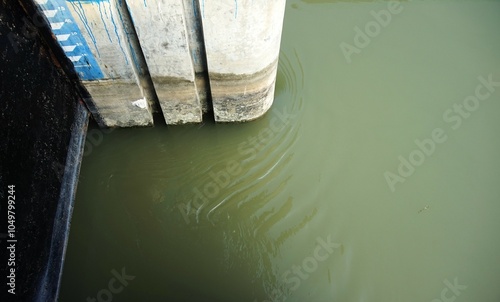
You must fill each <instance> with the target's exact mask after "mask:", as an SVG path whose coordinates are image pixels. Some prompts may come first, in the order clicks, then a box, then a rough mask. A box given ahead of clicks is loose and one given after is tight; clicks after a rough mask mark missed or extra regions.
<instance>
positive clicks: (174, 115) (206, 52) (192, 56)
mask: <svg viewBox="0 0 500 302" xmlns="http://www.w3.org/2000/svg"><path fill="white" fill-rule="evenodd" d="M35 1H36V2H37V3H38V5H39V6H40V7H41V8H42V10H44V13H45V15H46V17H47V19H48V20H49V22H50V24H51V26H52V30H53V32H54V34H55V35H56V37H57V39H58V40H59V43H60V45H61V46H62V47H63V48H64V50H65V51H66V54H67V56H68V58H69V59H71V61H72V62H73V63H74V66H75V69H76V70H77V72H78V73H79V75H80V78H81V79H82V81H83V84H84V86H85V87H86V88H87V90H88V91H89V92H90V94H91V96H92V99H93V101H92V102H91V104H89V109H90V110H91V111H92V114H93V116H94V117H95V118H96V120H97V121H98V122H99V123H100V124H101V126H107V127H131V126H147V125H152V123H153V118H152V107H155V106H153V105H156V104H155V103H156V101H157V98H158V104H159V106H156V107H160V108H155V109H161V111H162V113H163V115H164V117H165V120H166V122H167V124H171V125H175V124H184V123H199V122H201V121H202V117H203V112H207V111H209V110H210V109H213V112H214V116H215V120H216V121H217V122H242V121H250V120H253V119H256V118H258V117H260V116H262V115H263V114H264V113H265V112H266V111H267V110H268V109H269V108H270V106H271V104H272V102H273V98H274V86H275V78H276V71H277V64H278V56H279V47H280V39H281V29H282V24H283V17H284V12H285V4H286V0H273V1H269V0H217V1H206V0H141V1H134V0H50V1H49V0H35ZM209 93H211V95H209ZM210 98H211V100H212V102H210V101H208V100H209V99H210ZM210 103H211V104H210ZM209 105H212V108H209V107H210V106H209Z"/></svg>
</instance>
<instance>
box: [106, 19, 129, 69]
mask: <svg viewBox="0 0 500 302" xmlns="http://www.w3.org/2000/svg"><path fill="white" fill-rule="evenodd" d="M118 14H120V10H118ZM110 15H111V23H113V27H114V28H115V36H116V38H117V39H118V45H120V50H121V51H122V54H123V57H124V58H125V63H126V64H127V65H128V58H127V54H125V50H124V49H123V47H122V41H121V39H120V35H119V34H118V26H116V22H115V18H113V13H112V12H111V13H110ZM120 19H121V15H120ZM122 24H123V20H122Z"/></svg>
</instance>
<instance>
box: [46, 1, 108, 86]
mask: <svg viewBox="0 0 500 302" xmlns="http://www.w3.org/2000/svg"><path fill="white" fill-rule="evenodd" d="M69 2H71V4H72V5H73V6H74V7H75V6H76V7H75V11H77V13H78V15H79V17H80V18H81V19H82V22H83V23H84V24H86V25H88V23H85V21H86V18H85V15H84V14H82V15H81V13H82V11H80V10H79V9H78V8H79V7H78V5H77V3H74V2H79V1H76V0H72V1H69ZM93 2H101V1H97V0H94V1H93ZM40 8H41V9H42V10H57V13H56V14H55V16H54V17H51V18H47V19H48V21H49V22H50V23H51V24H56V23H63V25H62V26H61V27H55V28H54V29H52V31H53V33H54V35H55V36H56V38H57V40H58V42H59V44H60V45H61V47H63V49H65V52H66V55H67V56H68V58H69V59H70V60H71V61H72V63H73V66H74V67H75V70H76V72H77V73H78V75H79V76H80V79H82V80H88V81H91V80H100V79H104V74H103V73H102V70H101V68H100V66H99V64H98V63H97V60H96V58H95V57H94V55H93V54H92V52H91V50H90V48H89V45H88V44H87V41H86V40H85V38H84V37H83V35H82V33H81V31H80V29H79V28H78V26H77V25H76V23H75V19H74V18H73V16H72V15H71V13H70V11H69V8H68V6H67V4H66V1H65V0H51V1H47V3H46V4H43V5H40ZM80 8H81V6H80ZM84 20H85V21H84ZM86 28H87V27H86ZM87 31H88V33H89V36H90V38H91V40H92V42H93V43H94V46H95V47H96V49H97V44H96V41H95V37H94V35H93V33H92V31H91V30H90V28H88V29H87ZM97 51H98V50H97Z"/></svg>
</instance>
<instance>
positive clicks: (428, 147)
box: [60, 0, 500, 302]
mask: <svg viewBox="0 0 500 302" xmlns="http://www.w3.org/2000/svg"><path fill="white" fill-rule="evenodd" d="M391 5H394V4H391V2H379V1H371V2H370V1H327V0H317V1H312V0H303V1H290V2H289V3H288V4H287V11H286V18H285V27H284V32H283V42H282V50H281V57H280V69H279V75H278V82H277V83H278V84H277V90H276V99H275V103H274V105H273V107H272V110H271V111H270V112H269V113H268V114H267V115H266V116H265V117H264V118H262V119H260V120H258V121H255V122H252V123H248V124H241V125H211V124H205V125H202V126H200V125H196V126H189V127H169V128H167V127H156V128H154V129H125V130H115V131H113V132H112V133H109V134H104V135H103V136H104V139H103V140H102V142H101V141H100V136H99V135H98V132H97V130H95V131H91V132H90V133H91V137H92V138H90V139H89V141H88V142H87V143H88V149H87V155H88V156H86V157H85V158H84V161H83V166H82V173H81V178H80V184H79V187H78V195H77V199H76V206H75V211H74V217H73V223H72V227H71V236H70V240H69V246H68V251H67V257H66V263H65V270H64V275H63V282H62V288H61V294H60V301H250V302H254V301H259V302H261V301H290V302H291V301H297V302H304V301H314V302H323V301H340V302H349V301H356V302H361V301H367V302H379V301H380V302H382V301H384V302H387V301H434V302H437V301H443V302H444V301H456V302H470V301H481V302H488V301H491V302H498V301H500V289H499V287H498V282H499V281H500V242H499V239H500V238H499V235H498V232H499V229H500V219H499V217H500V183H499V181H500V157H499V154H500V139H499V130H500V119H499V118H498V115H499V112H500V83H498V82H500V60H499V57H500V35H499V29H500V1H472V0H470V1H458V0H457V1H431V0H429V1H427V0H424V1H417V0H415V1H407V2H400V3H399V6H396V5H394V6H391ZM372 11H373V12H372ZM380 11H384V12H385V13H379V12H380ZM375 16H377V17H375ZM388 16H389V17H388ZM377 20H378V21H377ZM382 23H383V24H382ZM377 24H378V25H377ZM381 24H382V25H381ZM356 27H357V28H359V30H357V29H355V28H356ZM360 31H361V32H362V33H359V32H360ZM368 34H369V35H368ZM363 35H366V36H365V37H364V38H363ZM343 43H344V44H343ZM344 53H345V54H346V55H345V54H344ZM348 61H350V63H348ZM491 81H493V82H494V83H491ZM488 82H490V83H489V84H488ZM416 140H417V142H415V141H416ZM398 169H399V171H398ZM120 275H121V276H120ZM117 276H119V277H117ZM87 297H90V300H88V298H87ZM93 298H95V299H96V300H92V299H93ZM447 299H448V300H447Z"/></svg>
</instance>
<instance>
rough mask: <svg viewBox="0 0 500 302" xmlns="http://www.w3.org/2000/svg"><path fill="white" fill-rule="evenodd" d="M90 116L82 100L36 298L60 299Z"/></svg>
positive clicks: (72, 127) (78, 108)
mask: <svg viewBox="0 0 500 302" xmlns="http://www.w3.org/2000/svg"><path fill="white" fill-rule="evenodd" d="M89 117H90V114H89V111H88V110H87V108H86V107H85V105H84V104H83V103H82V102H80V103H79V104H78V105H77V108H76V112H75V117H74V121H73V124H72V126H71V138H70V141H69V145H68V153H67V156H66V164H65V168H64V175H63V177H62V181H61V191H60V193H59V200H58V203H57V209H56V214H55V216H54V226H53V230H52V238H51V242H50V244H49V247H50V250H49V257H48V259H47V264H46V266H45V270H44V272H42V277H40V279H39V280H38V284H37V285H36V293H35V297H36V298H35V300H34V301H40V302H46V301H57V299H58V296H59V288H60V285H61V279H62V272H63V266H64V259H65V255H66V249H67V245H68V238H69V231H70V225H71V217H72V215H73V207H74V203H75V195H76V188H77V185H78V177H79V175H80V165H81V161H82V157H83V151H84V146H85V137H86V135H87V128H88V123H89Z"/></svg>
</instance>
